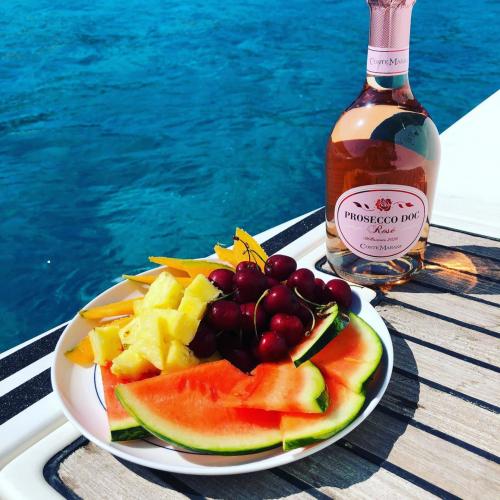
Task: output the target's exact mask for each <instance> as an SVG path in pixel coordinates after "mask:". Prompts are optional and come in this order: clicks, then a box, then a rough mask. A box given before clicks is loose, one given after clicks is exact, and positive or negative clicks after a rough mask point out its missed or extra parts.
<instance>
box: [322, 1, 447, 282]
mask: <svg viewBox="0 0 500 500" xmlns="http://www.w3.org/2000/svg"><path fill="white" fill-rule="evenodd" d="M414 3H415V0H368V6H369V8H370V41H369V45H368V58H367V76H366V82H365V85H364V87H363V90H362V91H361V94H360V95H359V97H358V98H357V99H356V100H355V101H354V103H353V104H351V106H349V107H348V108H347V109H346V110H345V111H344V113H342V115H341V117H340V118H339V120H338V122H337V123H336V124H335V127H334V129H333V131H332V133H331V136H330V138H329V140H328V145H327V151H326V223H327V257H328V262H329V263H330V265H331V266H332V268H333V269H334V270H335V272H336V273H337V274H338V275H340V276H341V277H343V278H345V279H348V280H350V281H353V282H355V283H360V284H362V285H386V284H398V283H404V282H405V281H408V280H409V279H410V278H411V277H412V276H413V275H414V274H415V273H417V272H418V271H419V270H421V269H422V267H423V258H424V250H425V245H426V242H427V235H428V232H429V215H430V212H431V209H432V200H433V198H434V190H435V186H436V178H437V172H438V165H439V156H440V146H439V135H438V132H437V129H436V126H435V125H434V123H433V122H432V120H431V118H430V117H429V114H428V113H427V111H426V110H425V109H424V108H423V107H422V105H421V104H420V103H419V102H418V101H417V100H416V99H415V97H414V96H413V93H412V91H411V89H410V84H409V82H408V61H409V39H410V22H411V11H412V7H413V4H414Z"/></svg>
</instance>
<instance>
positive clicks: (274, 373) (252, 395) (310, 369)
mask: <svg viewBox="0 0 500 500" xmlns="http://www.w3.org/2000/svg"><path fill="white" fill-rule="evenodd" d="M223 404H224V406H227V407H235V408H259V409H263V410H275V411H286V412H297V411H298V412H305V413H321V412H323V411H325V410H326V408H327V406H328V393H327V391H326V386H325V380H324V378H323V375H321V372H320V371H319V370H318V368H317V367H316V366H314V365H313V364H312V363H311V362H310V361H307V362H305V363H304V364H302V365H300V366H299V367H298V368H296V367H295V365H294V364H293V363H292V362H291V361H290V360H288V361H285V362H282V363H263V364H260V365H258V366H257V367H256V368H255V370H253V372H252V373H251V375H250V376H247V377H245V378H244V379H243V380H241V381H240V382H238V383H237V384H236V385H235V386H234V388H233V389H232V390H231V391H230V393H229V394H228V396H227V397H225V398H223Z"/></svg>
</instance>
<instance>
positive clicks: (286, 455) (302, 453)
mask: <svg viewBox="0 0 500 500" xmlns="http://www.w3.org/2000/svg"><path fill="white" fill-rule="evenodd" d="M207 260H208V259H207ZM210 260H213V261H216V259H210ZM306 267H307V266H306ZM164 269H165V267H164V266H161V267H156V268H153V269H149V270H147V271H144V272H142V273H140V274H139V275H155V274H158V273H160V272H161V271H162V270H164ZM311 271H313V273H315V274H318V271H317V270H316V269H311ZM126 282H127V280H124V281H120V282H119V283H116V284H115V285H113V286H111V287H109V288H107V289H106V290H104V291H103V292H102V293H100V294H99V295H97V296H96V297H94V298H93V299H92V300H91V301H90V302H88V304H86V305H85V306H84V307H83V308H82V309H87V308H89V307H93V306H96V305H101V304H100V302H101V301H102V299H103V298H104V297H106V296H107V295H108V294H109V293H110V292H111V291H112V290H116V289H117V288H120V287H123V284H124V283H126ZM352 291H353V293H354V294H356V295H357V297H358V298H359V300H360V301H361V303H362V305H363V307H368V309H371V310H372V311H371V312H372V313H374V314H376V315H377V316H378V317H379V318H380V319H381V320H382V324H383V330H385V332H384V333H385V337H386V338H383V337H382V336H381V335H380V332H379V331H378V329H377V330H376V331H377V334H378V335H379V338H380V340H381V342H382V346H383V349H384V351H385V353H386V362H387V369H386V370H385V378H384V381H383V382H382V384H381V385H380V387H379V389H378V392H377V393H376V395H375V396H374V397H373V398H372V400H371V401H370V402H369V403H368V405H367V406H366V407H365V408H364V409H363V411H362V412H361V413H360V414H358V416H357V417H356V418H355V419H354V420H353V421H352V422H351V423H350V424H349V425H348V426H346V427H345V428H344V429H342V430H341V431H340V432H338V433H337V434H335V435H334V436H332V437H330V438H328V439H326V440H324V441H321V442H318V443H315V444H312V445H309V446H307V447H302V448H297V449H295V450H291V451H286V452H284V451H282V452H280V453H279V454H277V455H272V456H268V457H263V458H260V459H257V460H254V461H249V462H246V463H243V464H235V465H220V466H214V465H202V464H192V465H191V466H190V467H186V466H183V465H175V464H168V463H158V462H155V461H151V460H147V459H143V458H141V457H137V456H134V455H131V454H129V453H127V452H125V451H122V450H120V449H119V448H116V447H115V446H113V443H112V442H105V441H102V440H101V439H100V438H98V437H97V436H95V435H94V434H92V432H90V431H88V430H87V429H86V428H85V427H84V426H83V425H81V424H80V422H79V421H78V419H77V418H76V417H74V416H73V414H72V413H71V411H70V409H69V408H67V406H66V404H65V401H64V397H63V395H62V390H61V389H60V387H59V383H58V378H57V364H58V359H59V358H60V356H61V355H64V353H63V352H61V350H62V345H63V343H64V339H65V337H66V336H67V335H68V334H69V332H70V331H71V330H72V327H73V325H74V324H75V322H76V320H77V319H79V313H78V312H77V313H76V315H75V316H74V317H73V318H72V319H71V320H70V321H69V322H68V324H67V325H66V327H65V328H64V331H63V332H62V334H61V336H60V338H59V340H58V341H57V344H56V347H55V349H54V356H53V359H52V363H51V370H50V378H51V383H52V389H53V392H54V393H55V396H56V399H57V401H58V403H59V405H60V407H61V409H62V412H63V414H64V416H65V417H66V418H67V419H68V421H70V422H71V423H72V424H73V425H74V426H75V427H76V428H77V429H78V431H79V432H81V434H82V435H83V436H85V437H86V438H87V439H88V440H89V441H91V442H92V443H94V444H95V445H97V446H99V447H100V448H102V449H104V450H106V451H107V452H109V453H111V454H112V455H114V456H117V457H119V458H122V459H124V460H126V461H129V462H133V463H136V464H138V465H142V466H144V467H148V468H151V469H155V470H162V471H167V472H173V473H178V474H193V475H201V476H225V475H235V474H243V473H250V472H259V471H263V470H268V469H272V468H274V467H280V466H283V465H287V464H289V463H292V462H295V461H297V460H300V459H302V458H306V457H308V456H310V455H312V454H314V453H317V452H319V451H321V450H323V449H325V448H327V447H328V446H330V445H331V444H334V443H335V442H337V441H339V440H340V439H342V438H343V437H344V436H346V435H347V434H349V433H350V432H351V431H353V430H354V429H355V428H356V427H358V426H359V425H360V424H361V423H362V422H363V421H364V420H365V419H366V418H367V417H368V416H369V415H370V414H371V413H372V412H373V410H374V409H375V407H376V406H377V405H378V404H379V402H380V400H381V399H382V397H383V396H384V394H385V392H386V390H387V386H388V385H389V381H390V379H391V376H392V371H393V365H394V350H393V344H392V339H391V337H390V334H389V331H388V330H387V326H386V325H385V322H384V321H383V319H382V318H381V316H380V315H379V314H378V312H377V311H376V309H375V308H374V307H373V305H372V304H371V303H370V302H369V301H367V300H366V299H365V298H364V297H363V296H362V294H360V293H357V290H356V288H353V289H352ZM120 445H121V446H125V445H123V444H120ZM172 451H173V452H175V451H176V450H175V449H174V450H172ZM242 456H248V457H250V458H251V456H252V454H247V455H239V457H240V458H241V457H242Z"/></svg>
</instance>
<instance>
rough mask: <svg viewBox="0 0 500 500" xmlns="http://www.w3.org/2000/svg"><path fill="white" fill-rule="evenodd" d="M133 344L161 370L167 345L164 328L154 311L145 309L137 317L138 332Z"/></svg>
mask: <svg viewBox="0 0 500 500" xmlns="http://www.w3.org/2000/svg"><path fill="white" fill-rule="evenodd" d="M162 312H167V311H162ZM133 345H134V348H135V349H136V351H137V352H138V353H139V354H140V355H141V356H143V357H144V358H146V359H147V360H148V361H150V362H151V363H152V364H153V365H154V366H156V368H158V369H159V370H163V368H164V365H165V357H166V355H167V347H168V346H167V342H166V336H165V330H164V328H163V325H162V322H161V320H160V317H159V315H158V314H157V313H156V311H145V312H144V313H143V314H142V315H141V316H140V317H139V332H138V335H137V339H136V340H135V342H134V344H133Z"/></svg>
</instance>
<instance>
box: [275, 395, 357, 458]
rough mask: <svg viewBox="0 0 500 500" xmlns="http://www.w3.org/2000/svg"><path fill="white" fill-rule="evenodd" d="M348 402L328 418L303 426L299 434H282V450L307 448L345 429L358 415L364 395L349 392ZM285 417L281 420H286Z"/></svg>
mask: <svg viewBox="0 0 500 500" xmlns="http://www.w3.org/2000/svg"><path fill="white" fill-rule="evenodd" d="M349 392H350V394H349V399H348V401H344V402H343V403H342V405H340V406H339V407H338V408H337V409H336V411H335V412H334V414H333V415H332V416H331V417H329V418H322V419H319V420H318V421H316V422H311V424H310V425H309V426H303V427H302V428H301V429H300V431H299V432H296V433H293V432H291V433H286V432H284V433H283V450H284V451H290V450H294V449H295V448H301V447H303V446H309V445H311V444H314V443H318V442H320V441H324V440H325V439H328V438H330V437H332V436H334V435H335V434H337V433H338V432H340V431H341V430H342V429H344V428H345V427H347V426H348V425H349V424H350V423H351V422H352V421H353V420H354V419H355V418H356V417H357V415H358V413H359V412H360V411H361V408H362V407H363V404H364V402H365V395H364V394H356V393H355V392H352V391H349ZM286 418H287V417H286V415H285V416H283V419H286Z"/></svg>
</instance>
